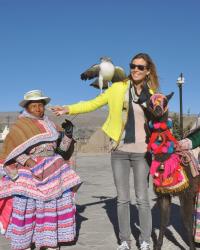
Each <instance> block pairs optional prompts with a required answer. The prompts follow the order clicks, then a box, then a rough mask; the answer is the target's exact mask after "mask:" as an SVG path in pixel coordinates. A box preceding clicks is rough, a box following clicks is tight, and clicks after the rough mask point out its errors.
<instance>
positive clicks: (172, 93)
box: [166, 92, 174, 101]
mask: <svg viewBox="0 0 200 250" xmlns="http://www.w3.org/2000/svg"><path fill="white" fill-rule="evenodd" d="M173 95H174V92H171V93H170V94H169V95H166V98H167V100H168V101H169V100H170V99H171V98H172V96H173Z"/></svg>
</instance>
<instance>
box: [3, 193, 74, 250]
mask: <svg viewBox="0 0 200 250" xmlns="http://www.w3.org/2000/svg"><path fill="white" fill-rule="evenodd" d="M73 196H74V194H73V192H71V190H68V191H66V192H64V193H63V195H62V196H61V197H60V198H58V199H54V200H51V201H48V202H43V201H38V200H35V199H32V198H26V197H24V196H15V197H14V198H13V213H12V217H11V221H10V224H9V226H8V230H7V232H6V237H7V238H10V239H11V249H13V250H21V249H26V248H29V247H30V245H31V243H32V242H34V243H35V245H36V247H37V248H40V247H45V246H48V247H56V246H57V245H58V243H59V242H69V241H73V240H74V238H75V235H76V228H75V211H76V210H75V204H74V197H73Z"/></svg>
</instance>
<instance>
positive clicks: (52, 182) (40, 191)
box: [0, 155, 81, 201]
mask: <svg viewBox="0 0 200 250" xmlns="http://www.w3.org/2000/svg"><path fill="white" fill-rule="evenodd" d="M34 160H35V161H37V163H38V164H36V165H35V166H34V167H33V168H27V167H23V166H20V167H19V168H18V174H19V178H18V179H17V180H16V181H15V182H13V181H12V180H11V179H10V178H9V177H8V176H5V177H4V178H3V179H2V181H1V182H0V198H4V197H9V196H13V195H23V196H26V197H29V198H33V199H36V200H41V201H49V200H52V199H55V198H57V197H60V196H61V195H62V193H63V192H64V191H65V190H68V189H70V188H72V187H74V186H76V185H78V184H80V182H81V181H80V177H79V176H78V175H77V174H76V173H75V171H74V170H73V169H72V168H71V167H70V166H69V165H68V164H67V162H66V161H64V160H63V158H62V157H61V156H60V155H55V156H51V157H35V158H34Z"/></svg>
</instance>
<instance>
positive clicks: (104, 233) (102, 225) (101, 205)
mask: <svg viewBox="0 0 200 250" xmlns="http://www.w3.org/2000/svg"><path fill="white" fill-rule="evenodd" d="M75 167H76V170H77V172H78V173H79V175H80V176H81V178H82V181H83V185H82V186H81V188H80V189H79V192H78V194H77V197H76V203H77V237H78V240H77V242H76V244H75V245H71V246H62V247H61V250H65V249H66V250H67V249H72V250H86V249H87V250H115V249H116V248H117V241H118V239H117V235H118V225H117V215H116V192H115V187H114V183H113V178H112V171H111V167H110V155H108V154H104V155H85V154H82V155H80V154H79V155H78V156H76V166H75ZM131 190H132V192H131V197H132V198H131V228H132V249H133V250H136V249H137V241H138V235H139V231H138V229H137V228H136V226H135V223H136V224H137V223H138V222H137V209H136V206H135V197H134V193H133V183H132V182H131ZM149 192H150V200H151V206H152V214H153V232H152V242H151V246H153V243H154V242H155V239H156V237H157V234H158V227H159V210H158V208H157V207H156V205H155V198H156V197H155V195H154V193H153V191H152V186H151V185H150V188H149ZM8 249H10V247H9V241H8V240H6V239H4V238H3V237H2V236H0V250H8ZM163 249H171V250H178V249H181V250H184V249H188V246H187V245H186V243H185V235H184V229H183V226H182V224H181V222H180V216H179V205H178V200H177V199H174V203H173V205H172V216H171V221H170V225H169V227H168V229H167V233H166V237H165V239H164V244H163Z"/></svg>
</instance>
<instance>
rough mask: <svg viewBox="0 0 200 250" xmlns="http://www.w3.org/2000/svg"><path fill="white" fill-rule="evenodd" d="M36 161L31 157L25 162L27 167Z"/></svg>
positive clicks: (32, 165) (33, 164)
mask: <svg viewBox="0 0 200 250" xmlns="http://www.w3.org/2000/svg"><path fill="white" fill-rule="evenodd" d="M36 164H37V163H36V162H35V161H34V160H33V159H28V160H27V161H26V163H25V165H26V166H27V167H30V168H31V167H34V166H35V165H36Z"/></svg>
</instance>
